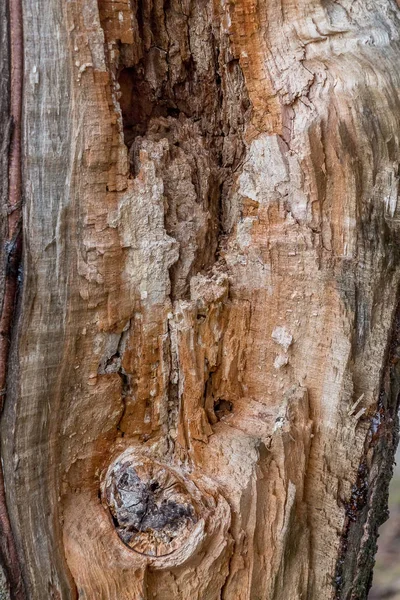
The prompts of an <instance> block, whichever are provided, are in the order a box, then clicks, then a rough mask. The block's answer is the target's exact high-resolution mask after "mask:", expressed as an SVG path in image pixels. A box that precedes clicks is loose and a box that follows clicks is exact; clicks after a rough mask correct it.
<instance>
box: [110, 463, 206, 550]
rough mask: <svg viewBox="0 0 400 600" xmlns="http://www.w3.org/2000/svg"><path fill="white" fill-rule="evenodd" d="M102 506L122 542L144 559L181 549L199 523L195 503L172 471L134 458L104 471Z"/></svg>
mask: <svg viewBox="0 0 400 600" xmlns="http://www.w3.org/2000/svg"><path fill="white" fill-rule="evenodd" d="M103 501H105V503H106V504H107V507H108V509H109V511H110V513H111V516H112V520H113V523H114V526H115V528H116V531H117V533H118V535H119V537H120V538H121V540H122V541H123V542H124V543H125V544H126V545H127V546H128V547H129V548H131V549H132V550H134V551H135V552H138V553H140V554H142V555H145V556H149V557H162V556H166V555H168V554H171V553H172V552H174V551H175V550H177V549H178V548H180V547H181V546H182V545H183V544H184V542H185V541H186V540H187V538H188V537H189V536H190V534H191V532H192V531H193V529H194V528H195V526H196V523H197V521H198V510H197V509H196V502H195V500H194V498H192V496H191V494H190V493H189V491H188V489H187V486H186V485H185V483H184V480H183V479H182V478H180V477H179V475H178V474H177V473H176V471H174V470H173V469H172V468H171V467H168V466H166V465H162V464H161V463H158V462H155V461H153V460H150V459H148V458H146V457H140V458H138V457H137V456H135V455H134V454H133V455H129V454H127V453H124V454H122V455H121V456H120V457H118V458H117V459H116V460H115V461H114V462H113V463H112V464H111V466H110V467H109V469H108V471H107V474H106V477H105V480H104V483H103Z"/></svg>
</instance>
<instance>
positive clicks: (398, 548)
mask: <svg viewBox="0 0 400 600" xmlns="http://www.w3.org/2000/svg"><path fill="white" fill-rule="evenodd" d="M396 463H397V464H396V466H395V469H394V474H393V479H392V482H391V484H390V490H389V510H390V517H389V519H388V520H387V521H386V523H384V524H383V525H382V527H381V528H380V530H379V533H380V535H379V539H378V553H377V555H376V564H375V569H374V580H373V584H372V589H371V591H370V593H369V596H368V600H400V449H398V450H397V455H396Z"/></svg>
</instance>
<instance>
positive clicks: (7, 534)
mask: <svg viewBox="0 0 400 600" xmlns="http://www.w3.org/2000/svg"><path fill="white" fill-rule="evenodd" d="M9 19H10V20H9V23H10V50H11V82H10V84H11V91H10V113H11V115H10V116H11V119H12V123H13V131H12V137H11V145H10V154H9V172H8V173H9V188H8V207H7V209H8V210H7V213H8V219H7V228H8V231H7V240H6V257H7V265H6V272H5V287H4V297H3V306H2V307H1V315H0V410H2V408H3V402H4V396H5V391H6V378H7V364H8V356H9V350H10V340H11V329H12V325H13V319H14V312H15V304H16V296H17V289H18V269H19V264H20V259H21V252H22V233H21V215H22V210H21V185H22V182H21V116H22V81H23V43H22V40H23V38H22V7H21V0H9ZM0 534H1V550H2V554H3V558H4V560H5V562H6V564H5V567H6V569H7V576H8V579H9V584H10V588H11V590H10V591H11V597H12V598H14V599H15V600H22V599H23V598H25V593H24V587H23V582H22V576H21V570H20V566H19V561H18V554H17V550H16V546H15V542H14V538H13V533H12V529H11V524H10V520H9V516H8V513H7V505H6V495H5V487H4V475H3V469H2V467H0Z"/></svg>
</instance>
